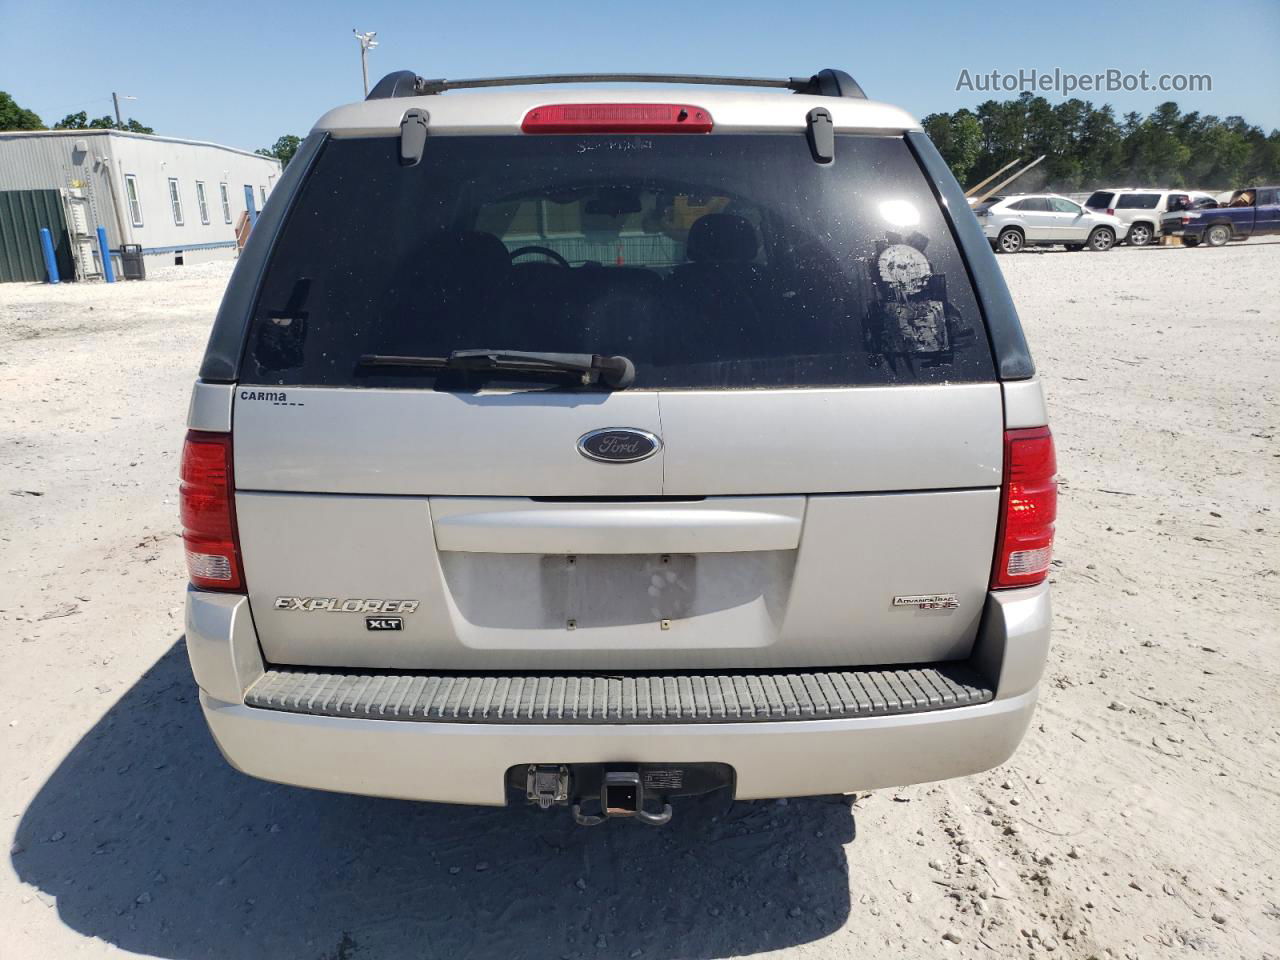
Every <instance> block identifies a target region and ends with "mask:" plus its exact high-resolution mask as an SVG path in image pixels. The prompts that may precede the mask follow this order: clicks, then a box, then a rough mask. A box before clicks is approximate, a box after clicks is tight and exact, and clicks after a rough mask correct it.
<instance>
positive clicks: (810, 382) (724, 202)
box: [244, 134, 994, 390]
mask: <svg viewBox="0 0 1280 960" xmlns="http://www.w3.org/2000/svg"><path fill="white" fill-rule="evenodd" d="M398 151H399V141H398V140H397V139H394V138H374V139H366V140H332V141H330V142H329V143H328V144H327V145H326V146H325V147H324V151H323V153H322V154H321V156H320V157H319V158H318V160H317V162H316V166H315V168H314V169H313V170H312V171H311V173H310V174H309V177H308V180H307V182H306V184H304V186H303V187H302V189H301V192H300V195H299V196H298V199H297V201H296V205H295V207H294V209H293V210H292V211H291V213H290V215H289V219H288V221H287V223H286V224H285V227H284V230H283V233H282V235H281V237H280V239H279V241H278V242H277V245H276V249H275V251H274V253H273V255H272V260H271V262H270V264H269V267H268V270H267V275H266V278H265V280H264V283H263V286H262V289H261V291H260V294H259V298H258V301H257V304H256V306H255V310H254V316H253V322H252V325H251V328H250V332H249V339H248V343H247V345H246V357H245V360H246V363H245V373H244V379H245V380H246V381H247V382H259V383H280V384H290V385H301V384H321V385H350V386H431V387H435V388H436V389H460V390H463V389H473V388H474V387H475V386H476V385H477V383H476V381H477V380H478V379H480V378H473V379H471V380H466V378H465V377H462V375H460V374H457V373H446V374H437V373H435V372H433V371H430V370H422V369H399V368H389V367H376V368H372V369H371V368H369V367H368V366H361V364H360V359H361V357H362V356H364V355H368V354H392V355H410V356H432V357H443V356H447V355H448V354H449V353H450V352H451V351H453V350H463V349H473V348H486V349H498V350H535V351H555V352H564V353H598V354H622V355H625V356H627V357H629V358H630V359H631V360H632V361H633V362H634V364H635V367H636V383H635V387H634V388H633V389H644V388H682V387H683V388H717V387H757V386H758V387H770V386H823V385H861V384H891V383H922V382H924V383H927V382H939V381H952V382H954V381H974V380H986V379H994V372H993V366H992V361H991V356H990V351H989V348H988V345H987V340H986V336H985V332H984V330H983V327H982V321H981V317H980V314H979V312H978V308H977V305H976V303H975V299H974V294H973V290H972V287H971V286H970V283H969V279H968V276H967V273H966V270H965V266H964V263H963V262H962V260H961V258H960V254H959V252H958V251H957V249H956V246H955V242H954V240H953V238H952V235H951V232H950V230H949V228H948V227H947V225H946V221H945V219H944V216H943V213H942V211H941V210H940V208H939V206H938V203H937V200H936V199H935V198H934V195H933V193H932V192H931V190H930V189H929V187H928V185H927V183H926V181H925V179H924V176H923V174H922V173H921V171H920V169H919V166H918V165H917V163H916V161H915V159H914V157H913V155H912V154H911V152H910V150H909V149H908V147H907V145H906V143H905V141H903V140H902V139H900V138H892V137H864V136H841V137H838V138H837V144H836V160H835V162H834V163H833V164H831V165H830V166H825V165H819V164H817V163H815V162H814V161H813V159H812V156H811V154H810V152H809V147H808V144H807V142H806V139H805V137H804V136H803V135H800V134H796V135H711V136H667V137H641V136H625V135H620V136H523V137H521V136H516V137H510V136H506V137H432V138H430V139H429V140H428V142H427V149H426V151H425V153H424V155H423V159H422V161H421V163H420V164H418V165H417V166H414V167H402V166H401V165H400V164H399V152H398ZM460 378H461V379H460ZM513 379H515V378H514V377H513V375H511V374H503V375H502V378H501V379H500V380H499V379H498V378H495V377H493V376H490V375H486V376H485V377H484V378H483V385H484V386H495V385H504V384H506V383H508V382H510V381H512V380H513ZM520 382H522V383H525V384H528V383H530V382H534V383H537V384H538V385H539V386H543V385H546V384H547V383H548V382H549V381H547V380H546V379H545V378H544V379H538V380H530V379H529V378H526V379H525V380H523V381H520ZM552 382H553V381H552ZM561 383H563V381H561Z"/></svg>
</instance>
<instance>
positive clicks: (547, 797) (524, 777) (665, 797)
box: [507, 763, 735, 827]
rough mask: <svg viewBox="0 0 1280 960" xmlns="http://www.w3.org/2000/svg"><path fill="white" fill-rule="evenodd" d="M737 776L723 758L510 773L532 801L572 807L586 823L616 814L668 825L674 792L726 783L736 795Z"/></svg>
mask: <svg viewBox="0 0 1280 960" xmlns="http://www.w3.org/2000/svg"><path fill="white" fill-rule="evenodd" d="M734 779H735V778H734V772H733V768H732V767H730V766H728V765H727V764H723V763H682V764H658V763H639V764H612V763H611V764H601V763H580V764H556V763H530V764H527V765H526V766H521V767H512V768H511V770H510V771H508V775H507V782H508V784H509V785H510V786H511V787H512V788H513V789H520V790H522V792H523V793H524V795H525V799H526V800H528V802H529V803H532V804H537V806H538V807H540V808H541V809H543V810H548V809H550V808H551V807H553V806H555V807H569V809H570V811H571V812H572V814H573V819H574V822H575V823H577V824H579V825H581V826H584V827H594V826H596V825H597V824H601V823H604V822H605V821H606V820H611V819H615V818H625V819H631V820H636V821H639V822H640V823H645V824H648V825H650V826H655V827H657V826H662V825H663V824H665V823H668V822H670V820H671V804H670V802H669V801H670V800H671V798H673V797H692V796H698V795H700V794H704V793H710V792H711V791H713V790H720V789H726V788H727V789H728V790H729V791H730V795H732V791H733V789H734Z"/></svg>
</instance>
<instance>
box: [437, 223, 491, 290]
mask: <svg viewBox="0 0 1280 960" xmlns="http://www.w3.org/2000/svg"><path fill="white" fill-rule="evenodd" d="M428 249H429V250H430V256H431V259H432V260H435V261H437V264H438V265H439V266H442V267H446V269H448V270H449V271H450V272H452V271H463V272H464V273H465V274H467V275H470V276H477V275H479V276H489V277H502V276H504V275H505V274H506V273H507V271H509V270H510V269H511V257H510V256H508V255H507V248H506V245H505V244H504V243H503V242H502V241H501V240H499V239H498V238H497V237H495V236H494V235H493V234H492V233H481V232H480V231H478V230H458V231H453V230H450V231H448V232H445V233H441V234H438V235H437V236H436V238H435V239H434V240H433V241H432V242H430V243H429V244H428ZM455 279H456V278H455Z"/></svg>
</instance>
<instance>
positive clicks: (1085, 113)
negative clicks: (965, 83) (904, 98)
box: [921, 93, 1280, 192]
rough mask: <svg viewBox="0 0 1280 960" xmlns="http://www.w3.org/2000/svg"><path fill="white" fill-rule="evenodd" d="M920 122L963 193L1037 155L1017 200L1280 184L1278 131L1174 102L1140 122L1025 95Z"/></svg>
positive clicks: (1107, 109) (1138, 117)
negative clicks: (1103, 191) (1025, 195)
mask: <svg viewBox="0 0 1280 960" xmlns="http://www.w3.org/2000/svg"><path fill="white" fill-rule="evenodd" d="M921 123H922V125H923V127H924V129H925V131H926V132H927V133H928V134H929V137H930V138H931V139H932V140H933V142H934V143H935V144H936V145H937V147H938V151H939V152H940V153H941V154H942V156H943V157H944V158H945V159H946V161H947V163H948V164H950V166H951V171H952V173H954V174H955V176H956V179H957V180H959V181H960V183H961V184H962V185H964V186H966V187H967V186H970V185H972V184H975V183H978V182H979V181H981V180H982V179H984V178H985V177H987V176H989V175H990V174H993V173H995V172H996V171H997V170H999V169H1000V168H1001V167H1003V166H1004V165H1005V164H1006V163H1008V162H1009V161H1011V160H1013V159H1014V158H1017V157H1021V158H1022V160H1023V162H1024V163H1029V162H1030V161H1032V160H1034V159H1035V158H1036V157H1038V156H1040V155H1041V154H1044V155H1045V159H1044V160H1043V161H1042V162H1041V163H1040V164H1039V165H1038V166H1037V167H1035V168H1034V169H1033V170H1031V171H1030V172H1028V173H1027V174H1026V176H1025V177H1022V178H1021V179H1019V180H1018V181H1016V183H1017V189H1018V190H1019V191H1020V192H1026V191H1028V190H1055V191H1058V192H1068V191H1081V190H1092V189H1094V188H1095V187H1102V186H1153V187H1155V186H1169V187H1187V188H1200V189H1204V190H1230V189H1235V188H1237V187H1242V186H1247V185H1248V184H1251V183H1277V182H1280V130H1272V131H1271V133H1270V134H1267V133H1264V132H1263V130H1262V128H1261V127H1257V126H1254V125H1253V124H1250V123H1248V122H1246V121H1245V119H1244V118H1243V117H1238V116H1230V117H1218V116H1214V115H1213V114H1202V113H1199V112H1195V111H1192V112H1190V113H1183V112H1182V111H1181V110H1180V109H1179V108H1178V105H1177V104H1176V103H1173V102H1169V103H1162V104H1160V105H1159V106H1157V107H1156V108H1155V109H1154V110H1153V111H1151V113H1149V114H1147V115H1146V116H1143V115H1142V114H1140V113H1126V114H1125V115H1124V116H1123V117H1117V116H1116V113H1115V110H1114V109H1112V107H1111V106H1110V105H1109V104H1104V105H1103V106H1101V107H1097V106H1094V105H1093V104H1092V103H1090V102H1089V101H1086V100H1077V99H1071V100H1064V101H1063V102H1062V103H1057V104H1052V103H1050V102H1049V101H1048V100H1046V99H1045V98H1044V97H1037V96H1033V95H1032V94H1030V93H1024V94H1023V95H1022V96H1020V97H1018V98H1017V99H1015V100H1003V101H1000V100H987V101H986V102H984V103H981V104H979V105H978V107H977V108H976V109H974V110H968V109H961V110H957V111H955V112H954V113H931V114H929V115H928V116H927V117H925V118H924V120H923V121H921ZM1016 169H1017V167H1013V168H1011V169H1010V171H1009V173H1013V172H1014V170H1016ZM994 182H995V183H998V182H999V178H997V179H996V181H994Z"/></svg>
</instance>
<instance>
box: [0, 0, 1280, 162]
mask: <svg viewBox="0 0 1280 960" xmlns="http://www.w3.org/2000/svg"><path fill="white" fill-rule="evenodd" d="M353 27H358V28H359V29H360V30H362V31H366V30H376V31H377V32H378V41H379V46H378V47H377V48H376V49H374V50H373V51H371V53H370V61H369V75H370V83H371V84H372V83H373V82H375V81H376V79H377V78H378V77H381V76H382V75H383V74H385V73H389V72H391V71H393V70H401V69H409V70H413V71H415V72H416V73H418V74H420V75H422V76H426V77H450V78H460V77H475V76H488V75H495V74H519V73H550V72H593V71H594V72H606V71H613V72H618V71H634V72H654V73H660V72H680V73H724V74H733V75H748V76H798V75H807V74H810V73H813V72H814V71H816V70H818V69H820V68H822V67H836V68H839V69H843V70H846V71H848V72H849V73H850V74H852V75H853V76H854V77H855V78H856V79H857V80H858V82H859V83H860V84H861V85H862V86H863V88H864V89H865V90H866V91H867V94H868V96H870V97H871V98H873V99H877V100H885V101H887V102H890V103H894V104H897V105H898V106H901V107H904V108H906V109H907V110H908V111H910V112H912V113H914V114H915V115H916V116H917V117H922V116H924V115H926V114H928V113H932V112H935V111H942V110H955V109H958V108H960V107H966V106H967V107H973V106H976V105H977V104H978V103H980V102H982V101H983V100H986V99H990V98H992V97H994V98H995V99H1005V98H1007V97H1012V96H1016V95H1017V91H1014V92H1004V91H997V92H996V93H994V94H992V93H988V92H982V91H981V90H957V89H956V87H957V83H958V81H959V80H960V78H961V76H962V71H966V70H967V71H968V73H969V76H970V78H971V79H973V78H976V77H977V76H978V75H982V74H989V73H990V72H991V71H993V70H998V71H1001V72H1005V73H1012V74H1016V73H1017V72H1018V71H1019V70H1031V69H1033V68H1034V69H1037V70H1039V71H1041V72H1042V73H1044V72H1050V73H1051V72H1052V71H1053V70H1054V69H1055V68H1057V69H1060V70H1062V71H1064V72H1068V73H1075V74H1092V73H1096V72H1103V71H1106V70H1108V69H1113V70H1117V71H1121V72H1131V73H1134V74H1136V73H1138V72H1139V71H1141V70H1147V71H1148V72H1149V73H1150V74H1151V77H1152V79H1153V80H1154V79H1155V78H1157V77H1159V76H1160V75H1161V74H1177V73H1183V74H1192V73H1194V74H1208V75H1210V76H1211V77H1212V91H1211V92H1198V93H1190V92H1181V93H1172V92H1170V93H1160V92H1157V91H1154V90H1153V91H1148V92H1138V91H1134V92H1125V91H1118V92H1115V93H1106V92H1102V93H1083V94H1079V93H1078V94H1076V96H1080V97H1081V99H1087V100H1092V101H1094V102H1095V103H1111V104H1113V105H1114V106H1115V107H1116V109H1117V112H1118V113H1119V114H1124V113H1126V112H1128V111H1131V110H1136V111H1139V112H1142V113H1146V112H1149V111H1150V110H1151V109H1152V108H1153V107H1155V106H1156V104H1158V103H1161V102H1163V101H1166V100H1175V101H1176V102H1177V103H1178V104H1179V105H1180V106H1181V107H1182V108H1183V109H1184V110H1199V111H1201V112H1202V113H1215V114H1218V115H1221V116H1227V115H1232V114H1238V115H1241V116H1243V117H1244V118H1245V119H1246V120H1248V121H1249V122H1251V123H1254V124H1257V125H1259V126H1261V127H1263V128H1264V129H1265V130H1267V131H1268V132H1269V131H1271V130H1273V129H1275V128H1277V127H1280V0H1220V2H1215V3H1190V2H1185V0H1167V2H1159V3H1148V2H1137V3H1102V2H1091V0H1074V2H1072V3H1069V4H1052V5H1051V4H1046V3H1036V2H1027V3H1023V4H1019V5H1014V6H1011V5H1009V4H1004V3H1001V4H997V3H993V2H988V3H982V4H960V3H946V2H942V0H916V2H914V3H913V2H910V0H897V2H894V3H884V2H882V3H874V4H871V3H857V2H852V0H846V2H827V0H808V2H806V3H804V4H799V3H781V2H777V0H775V2H771V3H761V2H756V0H739V2H735V3H728V2H723V0H696V2H693V0H684V2H680V3H674V2H667V0H649V2H647V3H640V2H637V0H630V2H628V3H608V2H601V0H597V2H595V3H583V2H581V0H573V2H561V3H556V2H552V0H542V2H539V3H532V2H523V3H514V2H508V0H486V2H484V3H457V2H455V3H451V4H432V3H429V2H425V0H420V2H414V3H404V2H401V3H390V2H383V0H365V2H363V3H337V2H331V0H311V2H306V3H297V2H291V0H272V2H269V3H265V2H257V3H248V2H241V0H218V2H214V3H209V4H200V5H197V4H191V3H187V2H186V0H169V2H166V3H153V2H149V0H133V2H130V3H104V2H102V0H96V2H93V3H81V2H77V0H60V2H58V3H48V2H43V0H0V90H5V91H7V92H8V93H9V94H10V95H11V96H13V97H14V99H15V100H17V101H18V103H19V104H21V105H22V106H25V107H27V108H29V109H32V110H35V111H36V112H37V113H38V114H40V116H41V117H42V118H43V119H44V121H45V123H46V124H49V125H52V124H53V123H54V122H56V121H57V120H59V119H60V118H62V117H63V116H65V115H66V114H68V113H74V112H77V111H79V110H85V111H87V112H88V114H89V115H90V117H96V116H102V115H104V114H107V113H109V112H110V111H111V92H112V91H113V90H114V91H117V92H119V93H122V94H126V95H130V96H134V97H136V98H137V99H136V100H133V101H126V102H125V103H124V104H122V111H123V112H124V114H125V116H126V118H127V117H129V116H133V117H136V118H137V119H138V120H140V121H142V122H143V123H145V124H147V125H149V126H152V127H154V128H155V129H156V132H158V133H167V134H172V135H176V136H184V137H191V138H195V139H201V140H212V141H215V142H219V143H225V144H229V145H231V146H237V147H244V148H250V149H252V148H255V147H263V146H270V145H271V144H272V143H274V142H275V140H276V138H277V137H278V136H280V135H281V134H285V133H294V134H299V135H304V134H305V133H306V132H307V130H309V129H310V127H311V125H312V124H313V123H314V122H315V120H316V119H317V118H318V117H319V116H320V115H321V114H323V113H324V112H325V111H326V110H328V109H329V108H330V107H333V106H335V105H337V104H340V103H346V102H349V101H352V100H358V99H360V97H361V95H362V90H361V81H360V59H359V47H358V45H357V42H356V40H355V39H354V38H353V37H352V34H351V31H352V28H353ZM973 82H974V83H975V85H976V82H977V81H976V79H973ZM460 95H462V94H452V96H460ZM1043 95H1044V96H1046V97H1048V98H1049V99H1050V100H1051V101H1054V102H1057V101H1060V100H1062V99H1065V95H1064V94H1062V93H1059V92H1045V93H1043Z"/></svg>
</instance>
